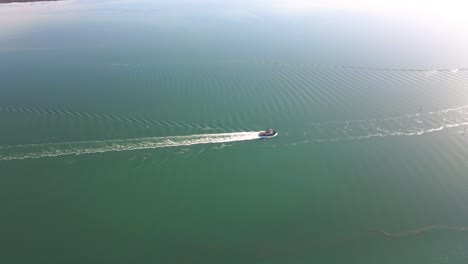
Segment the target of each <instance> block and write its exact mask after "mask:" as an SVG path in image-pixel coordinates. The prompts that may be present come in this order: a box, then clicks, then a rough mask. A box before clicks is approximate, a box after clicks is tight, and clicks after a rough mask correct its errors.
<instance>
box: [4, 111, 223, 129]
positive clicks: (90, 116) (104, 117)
mask: <svg viewBox="0 0 468 264" xmlns="http://www.w3.org/2000/svg"><path fill="white" fill-rule="evenodd" d="M0 112H5V113H8V112H11V113H32V114H41V115H47V116H61V117H73V118H79V119H87V120H97V121H117V122H123V123H129V124H139V125H157V126H162V127H175V128H184V129H201V130H221V131H225V129H223V128H221V127H219V126H215V125H212V124H211V125H207V124H203V125H200V124H195V123H190V122H180V121H173V120H169V121H166V120H154V119H145V118H140V117H135V116H129V115H111V114H105V113H96V112H80V111H72V110H66V109H59V108H39V107H22V106H0Z"/></svg>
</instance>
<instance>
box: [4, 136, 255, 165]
mask: <svg viewBox="0 0 468 264" xmlns="http://www.w3.org/2000/svg"><path fill="white" fill-rule="evenodd" d="M253 139H258V132H235V133H221V134H199V135H188V136H170V137H147V138H136V139H118V140H105V141H81V142H63V143H49V144H29V145H17V146H7V147H1V148H0V160H22V159H38V158H43V157H56V156H65V155H82V154H93V153H104V152H111V151H129V150H141V149H155V148H167V147H178V146H190V145H199V144H215V143H227V142H236V141H246V140H253Z"/></svg>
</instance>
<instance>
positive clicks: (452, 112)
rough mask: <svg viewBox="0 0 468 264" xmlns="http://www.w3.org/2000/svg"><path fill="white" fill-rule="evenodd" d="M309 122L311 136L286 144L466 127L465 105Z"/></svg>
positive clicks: (402, 134) (466, 114)
mask: <svg viewBox="0 0 468 264" xmlns="http://www.w3.org/2000/svg"><path fill="white" fill-rule="evenodd" d="M312 126H313V130H308V131H305V132H304V133H303V134H304V136H306V137H312V138H310V139H304V140H302V141H299V142H296V143H291V144H288V145H298V144H306V143H320V142H337V141H347V140H364V139H370V138H383V137H396V136H421V135H424V134H428V133H435V132H440V131H443V130H446V129H447V130H448V129H452V128H458V127H463V131H462V132H459V134H460V135H464V134H465V127H468V105H464V106H459V107H454V108H447V109H442V110H439V111H433V112H427V113H416V114H408V115H403V116H399V117H388V118H381V119H368V120H346V121H335V122H326V123H312Z"/></svg>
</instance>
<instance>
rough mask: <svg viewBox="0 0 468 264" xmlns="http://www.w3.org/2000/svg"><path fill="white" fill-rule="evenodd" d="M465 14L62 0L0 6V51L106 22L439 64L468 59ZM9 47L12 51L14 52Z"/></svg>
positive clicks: (306, 0)
mask: <svg viewBox="0 0 468 264" xmlns="http://www.w3.org/2000/svg"><path fill="white" fill-rule="evenodd" d="M467 11H468V1H466V0H465V1H462V0H444V1H441V0H438V1H434V0H406V1H405V0H256V1H251V0H66V1H60V2H37V3H13V4H2V5H0V49H2V50H8V48H5V47H7V46H8V45H3V47H2V45H1V43H2V42H5V41H9V40H13V41H15V39H16V41H19V40H17V39H18V38H21V37H22V36H27V35H28V34H30V33H37V32H40V30H42V29H43V28H46V27H45V26H43V25H54V26H57V25H60V26H62V27H64V28H67V23H71V24H73V23H81V22H83V21H85V22H86V21H87V20H88V21H92V22H89V23H91V24H92V23H94V22H96V23H95V24H96V25H99V24H100V25H101V26H102V25H103V21H106V20H108V21H110V22H109V24H118V23H124V24H125V23H127V24H134V25H138V23H140V24H141V25H144V26H145V27H148V26H154V28H163V29H164V28H165V29H167V31H168V32H176V33H181V34H183V32H188V33H187V35H186V36H185V37H186V38H189V37H193V36H194V35H193V34H194V32H193V31H194V30H198V32H199V33H200V38H203V37H204V38H208V37H210V36H211V35H210V30H213V27H216V26H218V27H223V26H227V27H228V28H230V29H231V30H234V31H236V32H238V33H239V34H241V35H242V34H243V33H245V32H248V31H250V32H253V33H251V34H256V35H260V36H261V35H262V34H265V33H264V32H265V30H270V31H271V33H270V35H265V38H270V39H276V41H277V42H278V43H276V44H275V43H272V44H271V45H281V44H282V41H283V40H284V39H285V37H286V36H287V37H291V39H292V40H291V41H294V39H293V38H294V37H296V38H297V39H298V40H300V41H304V44H303V45H304V49H305V47H306V45H308V44H310V43H312V44H314V43H319V45H318V47H328V46H330V45H333V43H334V42H340V41H341V42H349V45H348V46H350V47H352V46H353V45H354V46H355V47H356V49H355V51H358V50H359V49H361V50H366V49H368V48H369V47H370V48H375V49H376V51H375V52H376V53H377V52H386V51H388V50H392V49H400V50H402V51H405V52H406V53H407V54H403V53H401V54H400V55H401V56H409V55H411V54H412V53H414V52H419V53H420V54H421V56H422V55H423V54H425V53H427V54H428V56H430V55H431V54H433V52H432V51H434V50H435V51H437V52H438V54H439V55H438V56H439V57H440V58H442V57H444V56H445V55H444V54H445V53H447V54H449V53H451V54H452V55H451V57H450V56H446V57H447V60H449V61H453V60H454V59H456V58H458V57H461V58H465V59H468V52H466V46H468V15H466V13H467ZM106 25H107V24H106ZM268 27H270V28H268ZM275 27H281V28H282V31H278V32H277V33H275V30H273V29H274V28H275ZM322 31H326V32H330V34H328V35H327V34H324V33H323V32H322ZM290 32H293V33H294V32H296V33H295V35H294V34H289V33H290ZM350 32H352V34H350ZM211 33H212V32H211ZM190 34H192V35H190ZM203 34H205V35H203ZM212 34H213V33H212ZM275 34H276V35H275ZM288 34H289V35H288ZM301 34H302V35H304V36H306V37H305V38H303V37H302V35H301ZM320 34H322V35H320ZM244 36H245V37H249V35H244ZM250 36H252V35H250ZM327 38H328V39H327ZM320 42H321V44H320ZM264 44H265V43H262V44H261V45H264ZM259 45H260V44H259ZM294 45H296V44H294ZM297 45H299V44H297ZM9 46H10V48H11V47H13V48H14V45H9ZM450 50H452V51H450ZM455 51H456V52H455ZM465 59H460V60H459V61H462V62H464V61H465ZM428 60H431V59H430V58H428ZM467 63H468V62H467ZM463 64H464V63H463Z"/></svg>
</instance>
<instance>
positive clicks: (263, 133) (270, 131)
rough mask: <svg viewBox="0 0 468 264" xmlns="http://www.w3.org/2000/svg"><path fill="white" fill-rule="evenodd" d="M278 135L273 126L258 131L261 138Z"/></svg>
mask: <svg viewBox="0 0 468 264" xmlns="http://www.w3.org/2000/svg"><path fill="white" fill-rule="evenodd" d="M277 135H278V132H276V131H274V130H273V129H271V128H268V129H267V130H265V131H260V132H259V133H258V137H259V138H272V137H276V136H277Z"/></svg>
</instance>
